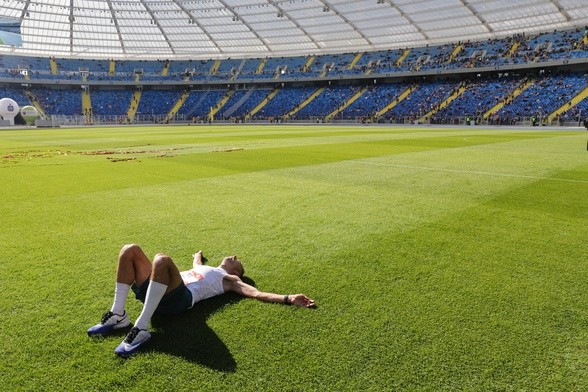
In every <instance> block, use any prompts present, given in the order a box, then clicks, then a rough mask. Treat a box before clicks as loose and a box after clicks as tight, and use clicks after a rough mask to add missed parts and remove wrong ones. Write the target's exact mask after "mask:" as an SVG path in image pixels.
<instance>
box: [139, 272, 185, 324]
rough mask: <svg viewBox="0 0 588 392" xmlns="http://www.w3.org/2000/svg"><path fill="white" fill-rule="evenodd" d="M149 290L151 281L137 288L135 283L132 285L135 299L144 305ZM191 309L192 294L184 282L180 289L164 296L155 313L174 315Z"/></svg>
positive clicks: (177, 288)
mask: <svg viewBox="0 0 588 392" xmlns="http://www.w3.org/2000/svg"><path fill="white" fill-rule="evenodd" d="M148 288H149V279H147V280H146V281H145V282H143V284H142V285H141V286H137V285H136V284H135V283H133V284H132V285H131V289H132V290H133V293H135V297H136V298H137V299H138V300H139V301H141V302H143V303H145V297H146V296H147V289H148ZM191 307H192V293H191V292H190V290H188V288H187V287H186V285H185V284H184V282H182V283H181V284H180V285H179V286H178V287H176V288H175V289H173V290H172V291H170V292H169V293H167V294H165V295H164V296H163V298H162V299H161V301H160V302H159V305H158V306H157V309H155V311H156V312H158V313H161V314H166V315H174V314H178V313H181V312H183V311H184V310H187V309H190V308H191Z"/></svg>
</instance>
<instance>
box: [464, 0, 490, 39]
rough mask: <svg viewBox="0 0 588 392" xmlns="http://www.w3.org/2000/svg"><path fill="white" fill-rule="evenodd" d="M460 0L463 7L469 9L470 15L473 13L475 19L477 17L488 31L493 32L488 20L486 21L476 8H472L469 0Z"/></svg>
mask: <svg viewBox="0 0 588 392" xmlns="http://www.w3.org/2000/svg"><path fill="white" fill-rule="evenodd" d="M460 1H461V3H462V4H463V6H464V7H465V8H467V10H468V11H470V12H471V13H472V15H474V16H475V17H476V19H478V20H479V21H480V23H481V24H482V26H484V27H485V28H486V30H488V32H489V33H493V32H494V30H493V29H492V27H491V26H490V25H489V24H488V22H487V21H486V19H484V18H483V17H482V16H481V15H480V14H479V13H477V12H476V10H474V8H473V7H472V5H471V4H470V2H469V1H467V0H460Z"/></svg>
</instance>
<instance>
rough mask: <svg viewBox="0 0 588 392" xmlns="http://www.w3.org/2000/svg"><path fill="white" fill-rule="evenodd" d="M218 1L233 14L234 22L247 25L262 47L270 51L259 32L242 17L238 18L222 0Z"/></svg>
mask: <svg viewBox="0 0 588 392" xmlns="http://www.w3.org/2000/svg"><path fill="white" fill-rule="evenodd" d="M218 2H219V3H221V4H222V5H223V6H224V7H225V8H226V9H227V11H229V12H230V13H231V14H233V20H234V21H235V22H237V21H239V22H241V23H243V24H244V25H245V27H247V28H248V29H249V31H251V32H252V33H253V35H255V38H257V39H258V40H259V42H261V44H262V45H263V46H264V48H265V49H266V50H267V51H268V52H271V49H270V47H269V46H268V44H267V41H266V40H265V39H264V38H263V37H262V36H261V35H259V33H258V32H257V31H256V30H255V29H254V28H252V27H251V25H249V24H248V23H247V22H245V21H244V20H243V19H242V18H240V17H239V15H238V14H237V13H236V12H235V11H234V10H233V9H232V8H231V7H230V6H229V5H228V4H227V3H226V2H225V1H224V0H218Z"/></svg>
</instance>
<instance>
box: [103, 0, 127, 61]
mask: <svg viewBox="0 0 588 392" xmlns="http://www.w3.org/2000/svg"><path fill="white" fill-rule="evenodd" d="M106 3H107V4H108V9H109V10H110V20H111V21H112V23H113V24H114V27H115V28H116V35H117V36H118V40H119V41H120V47H121V49H122V52H123V53H125V54H126V53H127V50H126V48H125V40H124V39H123V37H122V35H121V33H120V26H119V25H118V18H117V17H116V15H115V13H114V8H112V1H111V0H107V1H106Z"/></svg>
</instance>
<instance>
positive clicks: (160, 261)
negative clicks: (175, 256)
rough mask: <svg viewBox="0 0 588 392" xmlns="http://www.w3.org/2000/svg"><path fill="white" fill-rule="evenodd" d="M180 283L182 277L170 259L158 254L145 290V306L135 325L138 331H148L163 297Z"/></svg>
mask: <svg viewBox="0 0 588 392" xmlns="http://www.w3.org/2000/svg"><path fill="white" fill-rule="evenodd" d="M181 283H182V276H181V275H180V271H179V270H178V267H177V266H176V265H175V264H174V262H173V260H172V259H171V257H169V256H166V255H164V254H163V253H158V254H157V255H155V258H154V259H153V267H152V270H151V281H150V282H149V288H148V289H147V296H146V297H145V304H144V305H143V310H142V311H141V315H140V316H139V318H138V319H137V322H136V324H135V326H136V327H139V328H140V329H148V328H149V321H150V320H151V317H152V316H153V313H155V309H157V306H158V305H159V302H160V301H161V299H162V298H163V296H164V295H165V294H167V293H169V292H170V291H173V290H174V289H175V288H177V287H178V286H179V285H180V284H181Z"/></svg>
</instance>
